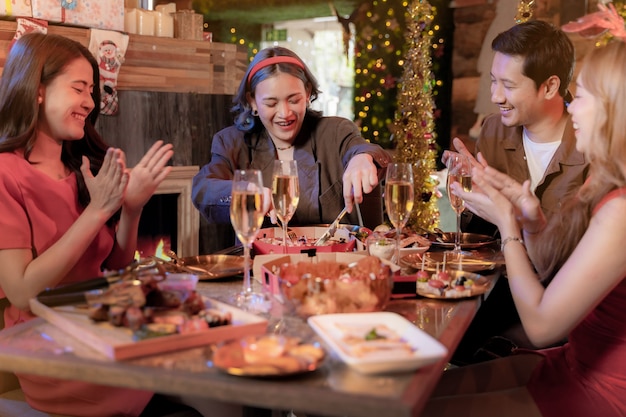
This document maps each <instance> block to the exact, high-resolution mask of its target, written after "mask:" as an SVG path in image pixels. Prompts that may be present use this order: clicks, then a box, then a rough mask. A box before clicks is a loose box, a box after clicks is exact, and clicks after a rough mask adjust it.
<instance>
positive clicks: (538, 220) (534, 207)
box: [484, 167, 546, 233]
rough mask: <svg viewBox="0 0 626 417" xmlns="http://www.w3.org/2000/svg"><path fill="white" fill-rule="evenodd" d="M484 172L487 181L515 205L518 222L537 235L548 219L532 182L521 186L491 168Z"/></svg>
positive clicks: (526, 182) (525, 182)
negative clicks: (531, 185)
mask: <svg viewBox="0 0 626 417" xmlns="http://www.w3.org/2000/svg"><path fill="white" fill-rule="evenodd" d="M484 172H485V180H486V181H487V182H488V183H489V184H490V185H491V186H492V187H494V188H495V189H497V190H499V191H500V192H501V193H502V195H504V196H505V197H506V198H507V199H508V200H509V201H510V202H511V203H512V204H513V207H514V208H515V214H516V218H517V221H518V222H519V223H520V224H521V225H522V227H523V228H524V229H525V230H526V231H528V232H530V233H537V232H539V231H541V230H542V229H543V228H544V227H545V224H546V219H545V216H544V213H543V211H542V210H541V202H540V201H539V199H538V198H537V196H536V195H535V194H534V193H533V192H532V191H531V189H530V180H526V181H524V183H523V184H520V183H518V182H517V181H515V180H514V179H513V178H511V177H509V176H508V175H506V174H504V173H502V172H500V171H498V170H496V169H494V168H490V167H489V168H485V171H484Z"/></svg>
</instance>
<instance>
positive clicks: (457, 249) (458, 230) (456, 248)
mask: <svg viewBox="0 0 626 417" xmlns="http://www.w3.org/2000/svg"><path fill="white" fill-rule="evenodd" d="M454 251H455V252H456V253H460V252H461V213H457V214H456V235H455V236H454Z"/></svg>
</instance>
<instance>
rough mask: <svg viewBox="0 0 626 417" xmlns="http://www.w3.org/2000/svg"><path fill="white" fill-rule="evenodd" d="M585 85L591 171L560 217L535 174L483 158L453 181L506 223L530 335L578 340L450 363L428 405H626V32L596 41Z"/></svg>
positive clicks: (579, 119)
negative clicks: (512, 171) (468, 174)
mask: <svg viewBox="0 0 626 417" xmlns="http://www.w3.org/2000/svg"><path fill="white" fill-rule="evenodd" d="M576 84H577V88H576V96H575V99H574V101H573V102H572V103H571V104H570V106H569V107H568V111H569V112H570V113H571V114H572V120H573V122H574V127H575V129H576V148H577V149H578V150H579V151H580V152H582V153H584V154H585V156H586V157H587V158H588V159H589V160H590V161H591V165H590V177H589V178H588V180H587V182H586V183H585V184H584V185H583V186H582V187H581V188H580V190H579V192H578V193H577V195H575V196H574V198H573V199H572V200H571V201H567V202H563V206H562V213H561V216H553V219H552V220H551V221H550V223H549V224H546V221H545V217H544V216H543V213H542V212H541V209H540V206H539V201H538V200H537V198H536V197H535V196H534V195H533V193H532V192H531V191H530V187H529V182H528V181H526V182H525V183H524V184H518V183H516V182H515V181H513V180H512V179H511V178H509V177H507V176H506V175H504V174H501V173H499V172H497V171H496V170H494V169H493V168H490V167H488V166H486V165H485V166H482V165H480V164H478V162H477V163H476V164H475V165H476V168H475V169H474V176H473V182H474V189H473V190H472V192H464V191H463V190H462V188H461V187H459V186H458V184H455V185H453V188H454V192H455V193H456V194H458V195H459V196H460V197H462V198H463V199H465V201H466V205H467V207H468V208H469V209H470V210H471V211H473V212H475V213H476V214H478V215H479V216H481V217H483V218H486V219H488V220H489V221H491V222H493V223H494V224H496V225H497V226H498V228H499V230H500V234H501V236H502V251H503V253H504V257H505V260H506V270H507V279H508V280H509V284H510V288H511V293H512V295H513V299H514V301H515V306H516V308H517V310H518V312H519V315H520V318H521V320H522V324H523V326H524V330H525V331H526V334H527V336H528V337H529V339H530V341H531V342H533V344H534V345H536V346H537V347H542V346H548V345H550V344H552V343H554V342H556V341H558V340H560V339H562V338H564V337H568V342H567V343H566V344H565V345H564V346H561V347H558V348H552V349H545V350H538V351H532V352H529V351H525V352H519V353H518V354H516V355H512V356H509V357H506V358H502V359H497V360H493V361H489V362H484V363H481V364H478V365H471V366H467V367H462V368H456V369H453V370H451V371H447V372H445V373H444V375H443V377H442V380H441V382H440V384H439V385H438V387H437V389H436V390H435V393H434V395H433V398H432V399H431V401H430V403H429V404H428V406H427V407H426V411H425V413H424V415H426V416H439V417H441V416H458V415H463V416H466V417H467V416H470V417H471V416H481V417H488V416H501V415H506V416H525V417H533V416H544V417H552V416H555V417H556V416H570V417H572V416H574V417H577V416H581V417H583V416H585V417H587V416H600V415H601V416H624V415H626V308H624V303H625V301H626V258H625V257H624V255H623V250H624V248H625V247H626V221H625V220H624V213H626V118H624V114H623V113H624V109H626V43H624V42H622V41H613V42H611V43H609V44H608V45H606V46H604V47H598V48H594V49H593V50H591V51H590V52H588V55H587V56H586V57H585V61H584V63H583V65H582V68H581V71H580V74H579V75H578V78H577V83H576ZM478 160H479V161H481V158H480V156H479V158H478ZM531 259H532V261H533V263H534V265H535V266H536V267H537V270H545V271H553V272H555V274H554V278H553V279H552V281H550V283H549V284H547V285H546V286H544V285H542V283H541V281H540V279H539V278H540V277H538V276H537V275H536V273H535V270H534V268H533V266H532V265H533V264H531V262H530V260H531ZM502 279H504V278H502Z"/></svg>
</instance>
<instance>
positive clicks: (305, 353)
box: [213, 335, 326, 378]
mask: <svg viewBox="0 0 626 417" xmlns="http://www.w3.org/2000/svg"><path fill="white" fill-rule="evenodd" d="M325 356H326V354H325V352H324V350H323V349H322V348H321V347H319V346H317V345H313V344H301V343H300V342H299V340H298V339H296V338H290V337H284V336H274V335H264V336H260V337H249V338H244V339H241V340H231V341H229V342H227V343H225V344H223V345H221V346H219V347H217V348H216V349H215V351H214V352H213V365H214V366H215V367H216V368H217V369H219V370H220V371H222V372H225V373H227V374H230V375H235V376H247V377H256V378H280V377H287V376H294V375H301V374H304V373H309V372H313V371H315V370H317V369H318V368H319V367H320V365H321V364H322V363H323V361H324V358H325Z"/></svg>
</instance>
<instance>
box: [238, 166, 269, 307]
mask: <svg viewBox="0 0 626 417" xmlns="http://www.w3.org/2000/svg"><path fill="white" fill-rule="evenodd" d="M264 215H265V213H264V210H263V178H262V176H261V171H259V170H256V169H250V170H237V171H235V176H234V178H233V186H232V200H231V203H230V221H231V223H232V225H233V229H234V230H235V233H236V234H237V238H238V239H239V241H240V242H241V244H242V245H243V256H244V279H243V290H242V291H241V292H240V293H239V294H238V295H237V297H236V300H235V301H236V303H237V306H239V307H241V308H243V309H245V310H248V311H251V312H258V313H264V312H267V311H268V310H269V308H270V305H269V304H270V301H269V297H268V296H267V295H266V294H264V293H260V292H255V291H253V289H252V283H251V281H250V248H251V247H252V242H254V239H255V238H256V236H257V234H258V233H259V230H260V229H261V225H262V224H263V217H264Z"/></svg>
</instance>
